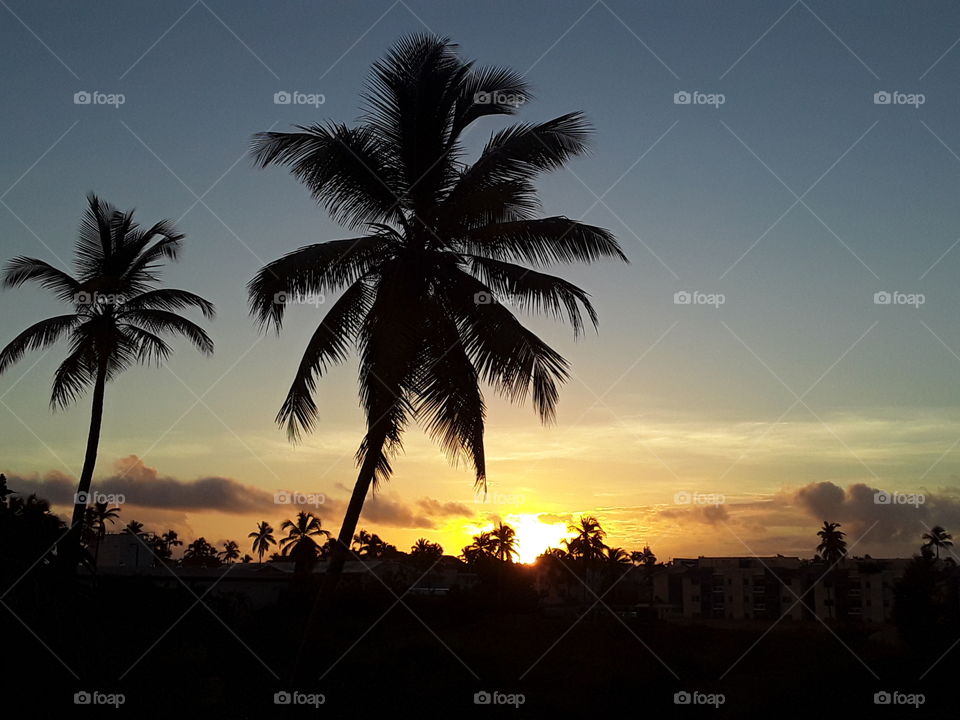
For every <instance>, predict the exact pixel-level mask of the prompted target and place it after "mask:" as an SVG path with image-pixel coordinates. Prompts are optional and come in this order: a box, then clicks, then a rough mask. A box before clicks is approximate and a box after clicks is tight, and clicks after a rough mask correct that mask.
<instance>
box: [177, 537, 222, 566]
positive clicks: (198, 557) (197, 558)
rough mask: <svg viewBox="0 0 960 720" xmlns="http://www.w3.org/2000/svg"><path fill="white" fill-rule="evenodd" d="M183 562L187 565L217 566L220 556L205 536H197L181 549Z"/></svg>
mask: <svg viewBox="0 0 960 720" xmlns="http://www.w3.org/2000/svg"><path fill="white" fill-rule="evenodd" d="M183 564H184V565H185V566H188V567H191V566H192V567H217V566H219V565H220V558H219V557H218V553H217V549H216V548H215V547H214V546H213V545H211V544H210V543H208V542H207V540H206V538H203V537H198V538H197V539H196V540H194V541H193V542H192V543H190V544H189V545H187V548H186V550H184V551H183Z"/></svg>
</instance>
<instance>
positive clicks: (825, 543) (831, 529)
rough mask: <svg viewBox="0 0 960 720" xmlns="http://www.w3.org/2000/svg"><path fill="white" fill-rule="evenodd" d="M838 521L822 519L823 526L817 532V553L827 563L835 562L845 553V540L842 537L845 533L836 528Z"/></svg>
mask: <svg viewBox="0 0 960 720" xmlns="http://www.w3.org/2000/svg"><path fill="white" fill-rule="evenodd" d="M839 527H840V523H835V522H827V521H826V520H824V521H823V527H822V528H820V530H819V531H818V532H817V536H818V537H819V538H820V544H819V545H818V546H817V554H818V555H819V556H820V557H821V558H823V559H824V560H825V561H826V562H828V563H831V564H833V563H837V562H839V561H840V559H841V558H843V556H844V555H846V554H847V541H846V540H844V539H843V538H844V537H845V536H846V533H845V532H843V531H842V530H838V529H837V528H839Z"/></svg>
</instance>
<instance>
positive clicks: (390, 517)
mask: <svg viewBox="0 0 960 720" xmlns="http://www.w3.org/2000/svg"><path fill="white" fill-rule="evenodd" d="M112 469H113V472H112V473H111V474H110V475H108V476H106V477H98V478H96V479H95V480H94V483H93V486H92V489H93V490H94V491H96V492H100V493H104V494H110V495H122V496H123V498H124V504H125V505H129V506H132V507H139V508H147V509H151V510H154V511H170V515H169V516H168V517H169V518H170V520H171V521H173V520H176V521H177V523H178V524H179V525H181V526H183V525H185V523H186V519H185V516H184V515H183V513H187V512H194V513H208V512H220V513H229V514H239V515H247V514H254V513H277V512H278V511H280V512H287V511H290V510H291V509H292V510H297V509H303V510H306V511H311V512H314V513H317V514H319V515H322V516H323V517H324V518H325V519H328V518H329V519H333V520H334V521H336V520H338V519H339V516H340V515H342V513H343V511H344V510H345V509H346V500H342V499H338V498H332V497H326V498H325V502H324V503H323V504H322V505H319V506H317V505H309V504H308V505H303V506H302V507H299V508H298V506H295V505H293V506H291V505H279V506H278V505H277V504H276V503H275V502H274V495H273V492H272V491H267V490H263V489H261V488H257V487H254V486H252V485H246V484H244V483H241V482H240V481H238V480H234V479H231V478H227V477H220V476H209V477H201V478H197V479H195V480H180V479H177V478H174V477H170V476H165V475H161V474H160V472H159V471H158V470H157V469H156V468H154V467H150V466H148V465H146V464H145V463H144V462H143V460H142V459H141V458H139V457H138V456H136V455H129V456H127V457H124V458H121V459H119V460H117V461H116V462H114V463H113V468H112ZM8 481H9V482H8V486H9V487H10V488H11V489H12V490H14V491H15V492H18V493H20V494H23V495H26V494H29V493H36V494H37V495H39V496H41V497H44V498H46V499H47V500H49V501H50V503H51V504H53V505H58V506H70V505H73V500H74V493H76V487H77V481H76V479H74V478H71V477H69V476H68V475H65V474H64V473H60V472H56V471H51V472H48V473H46V474H45V475H43V476H42V477H41V476H39V475H37V474H33V475H17V474H14V473H8ZM336 488H337V489H339V490H342V491H344V492H347V493H348V492H350V491H351V488H347V487H346V486H344V485H341V484H337V485H336ZM177 511H179V513H178V512H177ZM471 516H473V511H472V510H471V509H470V508H469V507H468V506H467V505H464V504H462V503H456V502H441V501H439V500H436V499H434V498H429V497H423V498H420V499H419V500H416V501H415V502H414V503H412V504H409V503H406V502H404V501H402V500H400V499H397V498H395V497H391V496H387V495H383V494H379V495H375V496H370V497H368V498H367V501H366V502H365V503H364V506H363V515H362V520H364V521H367V522H370V523H375V524H378V525H385V526H389V527H398V528H411V529H414V528H416V529H419V528H424V529H433V528H436V527H437V526H438V523H439V522H442V521H445V520H447V519H449V518H456V517H471ZM328 522H329V520H328Z"/></svg>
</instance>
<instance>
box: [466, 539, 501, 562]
mask: <svg viewBox="0 0 960 720" xmlns="http://www.w3.org/2000/svg"><path fill="white" fill-rule="evenodd" d="M494 554H495V543H494V540H493V538H492V537H491V536H490V533H488V532H482V533H480V534H479V535H474V536H473V542H472V543H471V544H470V545H467V546H466V547H465V548H463V550H461V555H462V556H463V559H464V560H466V561H467V563H469V564H471V565H472V564H474V563H476V562H477V561H478V560H481V559H483V558H489V557H494Z"/></svg>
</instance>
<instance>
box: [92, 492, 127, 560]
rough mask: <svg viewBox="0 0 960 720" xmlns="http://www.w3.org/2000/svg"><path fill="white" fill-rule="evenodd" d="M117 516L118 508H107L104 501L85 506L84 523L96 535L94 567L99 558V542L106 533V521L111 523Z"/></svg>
mask: <svg viewBox="0 0 960 720" xmlns="http://www.w3.org/2000/svg"><path fill="white" fill-rule="evenodd" d="M119 516H120V508H119V507H113V508H108V507H107V503H105V502H98V503H94V504H93V505H91V506H90V507H88V508H87V512H86V515H85V518H84V524H85V525H86V526H88V527H89V528H90V529H91V530H92V531H93V533H94V534H95V537H96V549H95V550H94V553H93V565H94V567H96V566H97V563H98V561H99V560H100V543H101V542H102V541H103V538H104V537H105V536H106V534H107V522H109V523H110V524H111V525H112V524H113V522H114V520H116V519H117V518H118V517H119Z"/></svg>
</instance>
